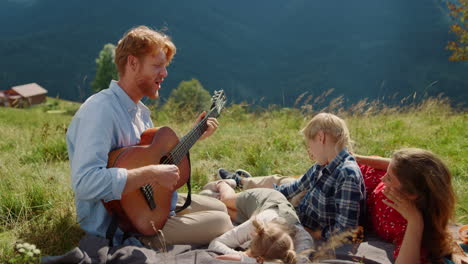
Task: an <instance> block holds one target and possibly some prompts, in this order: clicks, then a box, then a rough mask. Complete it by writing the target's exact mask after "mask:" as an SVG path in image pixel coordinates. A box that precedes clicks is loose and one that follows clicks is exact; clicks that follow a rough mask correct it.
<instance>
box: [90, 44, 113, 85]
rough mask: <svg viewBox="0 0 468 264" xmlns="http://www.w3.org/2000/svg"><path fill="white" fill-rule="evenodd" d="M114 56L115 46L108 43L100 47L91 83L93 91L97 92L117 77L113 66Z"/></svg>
mask: <svg viewBox="0 0 468 264" xmlns="http://www.w3.org/2000/svg"><path fill="white" fill-rule="evenodd" d="M114 58H115V46H114V45H112V44H110V43H108V44H106V45H104V48H102V50H101V51H100V52H99V56H98V57H97V58H96V76H95V77H94V80H93V82H92V83H91V86H92V87H93V90H94V91H96V92H99V91H100V90H102V89H105V88H107V87H109V83H110V81H111V80H116V79H117V77H118V75H117V67H116V66H115V63H114Z"/></svg>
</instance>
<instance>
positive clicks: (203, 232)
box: [140, 194, 233, 249]
mask: <svg viewBox="0 0 468 264" xmlns="http://www.w3.org/2000/svg"><path fill="white" fill-rule="evenodd" d="M186 197H187V194H179V200H178V201H177V205H178V206H181V205H182V204H183V203H184V202H185V199H186ZM232 228H233V226H232V223H231V220H230V218H229V215H228V213H227V209H226V206H225V205H224V204H223V203H222V202H221V201H219V200H217V199H214V198H211V197H207V196H203V195H197V194H192V203H191V204H190V206H189V207H187V208H186V209H185V210H183V211H181V212H179V213H177V215H176V216H172V217H170V218H169V219H168V220H167V222H166V224H165V225H164V227H163V229H162V233H163V234H164V241H165V244H166V245H176V244H191V245H204V244H208V243H210V241H211V240H213V239H214V238H215V237H218V236H220V235H221V234H223V233H225V232H226V231H228V230H230V229H232ZM140 241H141V242H142V243H143V244H144V245H146V246H149V247H152V248H154V249H161V248H163V247H161V245H162V244H164V243H163V242H162V238H161V236H159V235H156V236H146V237H141V238H140Z"/></svg>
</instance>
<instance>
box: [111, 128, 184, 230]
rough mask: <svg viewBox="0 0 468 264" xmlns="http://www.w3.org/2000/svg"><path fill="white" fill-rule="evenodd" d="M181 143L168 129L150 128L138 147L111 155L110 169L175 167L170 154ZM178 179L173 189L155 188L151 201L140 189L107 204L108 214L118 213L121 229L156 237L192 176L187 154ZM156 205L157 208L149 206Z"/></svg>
mask: <svg viewBox="0 0 468 264" xmlns="http://www.w3.org/2000/svg"><path fill="white" fill-rule="evenodd" d="M178 143H179V138H178V137H177V135H176V134H175V132H174V131H173V130H172V129H171V128H169V127H160V128H150V129H147V130H145V131H144V132H143V134H142V135H141V140H140V143H139V144H138V145H135V146H130V147H124V148H120V149H116V150H114V151H112V152H110V153H109V161H108V164H107V167H108V168H125V169H134V168H139V167H143V166H146V165H151V164H175V163H174V162H173V160H172V157H171V156H172V155H171V151H172V150H173V149H174V147H175V146H176V145H177V144H178ZM175 165H177V167H178V168H179V176H180V178H179V180H178V182H177V184H176V186H175V188H174V189H173V190H169V189H166V188H165V187H163V186H161V185H159V184H155V185H152V187H151V188H150V190H152V196H151V197H152V198H151V199H152V200H153V201H148V200H147V198H145V195H144V194H143V191H142V190H141V188H140V189H138V190H135V191H133V192H131V193H128V194H125V195H122V198H121V200H114V201H109V202H105V203H104V207H105V208H106V209H107V211H108V212H109V213H110V214H111V215H113V214H117V217H118V219H119V227H120V229H122V230H123V231H124V232H137V233H140V234H143V235H154V234H156V232H157V230H159V229H162V227H163V226H164V224H165V223H166V221H167V218H168V216H169V213H170V210H171V198H172V194H173V192H174V191H175V190H177V189H178V188H179V187H181V186H182V185H184V184H185V183H186V182H187V180H188V179H189V177H190V161H189V159H188V155H184V157H183V158H182V159H181V160H180V162H179V163H178V164H175ZM151 202H154V205H155V206H156V207H155V208H151V206H150V204H151Z"/></svg>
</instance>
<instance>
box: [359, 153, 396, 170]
mask: <svg viewBox="0 0 468 264" xmlns="http://www.w3.org/2000/svg"><path fill="white" fill-rule="evenodd" d="M353 156H354V158H355V159H356V161H357V163H359V164H364V165H368V166H370V167H372V168H374V169H378V170H384V171H386V170H387V167H388V164H389V163H390V159H389V158H382V157H377V156H362V155H357V154H354V155H353Z"/></svg>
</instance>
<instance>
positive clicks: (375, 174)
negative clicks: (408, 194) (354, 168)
mask: <svg viewBox="0 0 468 264" xmlns="http://www.w3.org/2000/svg"><path fill="white" fill-rule="evenodd" d="M359 168H360V169H361V172H362V175H363V176H364V183H365V185H366V191H367V215H368V217H369V218H368V220H369V221H368V223H369V224H370V225H371V227H372V230H374V232H375V233H376V234H377V235H378V236H379V237H381V238H382V239H384V240H385V241H388V242H392V243H393V244H395V246H396V248H395V250H394V251H393V257H394V258H395V259H396V258H397V256H398V253H399V252H400V247H401V243H402V242H403V237H404V236H405V231H406V225H407V221H406V220H405V219H404V218H403V216H401V214H400V213H398V212H397V211H395V210H394V209H393V208H391V207H390V206H388V205H386V204H384V203H383V200H384V199H387V197H386V196H385V195H384V194H383V192H382V190H383V189H384V184H383V182H382V177H383V176H384V175H385V173H386V172H385V171H383V170H377V169H374V168H371V167H369V166H367V165H359ZM421 263H427V259H426V253H425V251H424V250H423V249H421Z"/></svg>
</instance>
